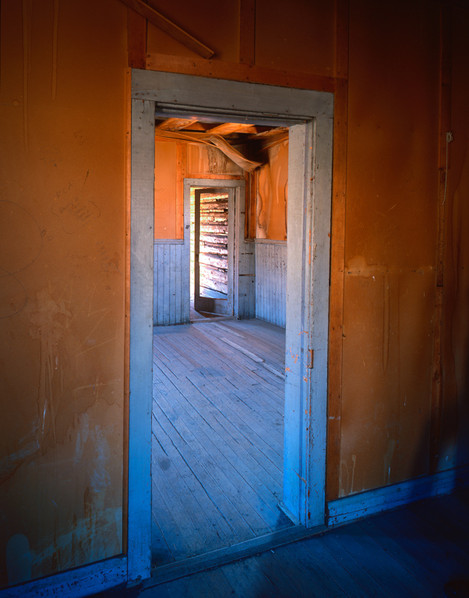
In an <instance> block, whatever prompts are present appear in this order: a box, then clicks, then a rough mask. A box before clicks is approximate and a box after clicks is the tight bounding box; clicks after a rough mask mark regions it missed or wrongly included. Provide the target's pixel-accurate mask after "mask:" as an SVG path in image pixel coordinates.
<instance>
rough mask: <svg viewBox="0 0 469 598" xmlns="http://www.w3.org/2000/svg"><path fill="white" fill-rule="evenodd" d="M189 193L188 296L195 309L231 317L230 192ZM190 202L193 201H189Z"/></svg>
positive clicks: (202, 190)
mask: <svg viewBox="0 0 469 598" xmlns="http://www.w3.org/2000/svg"><path fill="white" fill-rule="evenodd" d="M193 191H194V193H193V194H192V193H191V294H192V297H191V299H192V298H193V305H194V310H195V311H196V312H199V313H208V314H211V315H223V316H232V315H233V253H234V220H233V203H234V202H233V193H232V192H231V191H230V189H227V188H220V189H216V188H214V189H197V188H194V189H193ZM192 199H193V201H192Z"/></svg>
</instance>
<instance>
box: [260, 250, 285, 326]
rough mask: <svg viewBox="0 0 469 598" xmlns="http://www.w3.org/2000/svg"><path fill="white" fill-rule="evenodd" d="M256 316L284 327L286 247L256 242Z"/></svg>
mask: <svg viewBox="0 0 469 598" xmlns="http://www.w3.org/2000/svg"><path fill="white" fill-rule="evenodd" d="M255 248H256V318H259V319H261V320H265V321H266V322H270V323H271V324H275V325H277V326H282V327H285V321H286V279H287V264H286V261H287V247H286V245H283V244H282V245H280V244H277V243H256V244H255Z"/></svg>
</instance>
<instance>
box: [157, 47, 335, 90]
mask: <svg viewBox="0 0 469 598" xmlns="http://www.w3.org/2000/svg"><path fill="white" fill-rule="evenodd" d="M146 68H147V69H148V70H153V71H161V72H166V73H180V74H183V75H197V76H200V77H213V78H216V79H228V80H231V81H246V82H249V83H262V84H265V85H281V86H285V87H296V88H298V89H311V90H316V91H334V89H335V79H334V78H333V77H328V76H323V75H314V74H308V73H298V72H292V71H287V70H280V69H274V68H269V67H260V66H256V65H252V66H250V65H248V64H238V63H227V62H221V61H216V60H203V59H199V58H188V57H182V56H168V55H166V54H155V53H151V54H148V56H147V62H146Z"/></svg>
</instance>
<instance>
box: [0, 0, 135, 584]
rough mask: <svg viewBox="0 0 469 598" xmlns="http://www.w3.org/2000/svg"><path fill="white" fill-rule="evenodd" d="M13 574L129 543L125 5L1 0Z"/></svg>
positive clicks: (5, 538) (8, 567) (1, 566)
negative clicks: (125, 526)
mask: <svg viewBox="0 0 469 598" xmlns="http://www.w3.org/2000/svg"><path fill="white" fill-rule="evenodd" d="M1 10H2V14H1V27H2V29H1V38H2V48H1V60H2V62H1V88H0V102H1V107H0V114H1V123H2V124H1V127H2V136H1V137H2V140H1V148H0V151H1V157H0V165H1V174H0V226H1V231H2V232H1V234H0V268H1V269H0V338H1V349H0V367H1V376H0V385H1V386H0V397H1V402H2V417H1V418H0V586H4V585H6V584H7V583H10V584H13V583H18V582H20V581H26V580H28V579H30V578H36V577H41V576H44V575H48V574H51V573H54V572H57V571H61V570H65V569H68V568H71V567H77V566H79V565H83V564H85V563H90V562H93V561H96V560H101V559H103V558H106V557H110V556H113V555H116V554H119V553H120V552H122V515H123V504H122V497H123V477H122V476H123V424H124V420H123V415H124V369H123V365H124V330H123V322H124V273H125V258H124V255H125V254H124V238H125V237H124V231H125V221H124V216H125V180H124V173H125V165H124V157H125V118H126V112H125V111H126V97H125V85H126V79H125V67H126V60H127V57H126V53H125V44H124V40H125V37H124V34H125V24H126V21H125V17H126V11H125V8H123V7H122V6H121V5H120V3H117V2H114V1H113V0H105V1H103V2H99V3H96V2H92V1H91V0H90V1H85V2H59V1H50V2H40V3H37V2H30V1H26V2H23V3H21V2H16V1H14V0H9V1H4V2H2V4H1Z"/></svg>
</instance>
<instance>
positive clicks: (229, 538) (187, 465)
mask: <svg viewBox="0 0 469 598" xmlns="http://www.w3.org/2000/svg"><path fill="white" fill-rule="evenodd" d="M284 344H285V339H284V332H283V330H282V329H281V328H278V327H276V326H271V325H269V324H266V323H263V322H260V321H256V320H251V321H242V322H240V321H238V322H236V321H234V320H231V321H224V322H213V323H203V324H192V325H184V326H177V327H164V328H158V329H156V333H155V336H154V346H153V351H154V353H153V354H154V408H153V466H152V468H153V469H152V477H153V520H154V525H153V542H152V543H153V558H154V561H157V562H158V563H159V564H164V563H169V562H172V561H177V560H181V559H184V558H188V557H192V556H195V555H198V554H203V553H205V552H208V551H210V550H214V549H217V548H221V547H224V546H230V545H231V544H233V543H236V542H240V541H242V540H247V539H252V538H255V537H257V536H260V535H263V534H265V533H268V532H271V531H274V530H277V529H282V528H285V527H288V526H290V525H291V523H290V522H289V520H288V519H287V518H286V517H285V515H283V513H282V512H281V511H280V510H279V508H278V503H279V501H280V500H281V495H282V459H283V360H284Z"/></svg>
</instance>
